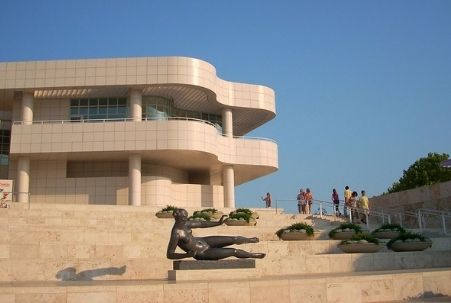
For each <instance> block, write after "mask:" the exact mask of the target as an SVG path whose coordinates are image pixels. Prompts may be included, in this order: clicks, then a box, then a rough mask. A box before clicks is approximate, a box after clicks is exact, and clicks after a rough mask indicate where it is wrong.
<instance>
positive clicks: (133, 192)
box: [128, 154, 141, 206]
mask: <svg viewBox="0 0 451 303" xmlns="http://www.w3.org/2000/svg"><path fill="white" fill-rule="evenodd" d="M128 179H129V186H128V203H129V204H130V205H133V206H140V205H141V156H140V155H136V154H133V155H130V157H129V160H128Z"/></svg>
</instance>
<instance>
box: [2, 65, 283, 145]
mask: <svg viewBox="0 0 451 303" xmlns="http://www.w3.org/2000/svg"><path fill="white" fill-rule="evenodd" d="M152 62H153V63H152ZM128 64H130V66H129V65H128ZM140 64H143V65H142V66H141V65H140ZM152 64H155V65H152ZM39 66H41V68H42V69H41V70H40V71H41V74H44V75H47V72H48V71H49V72H48V74H49V78H43V79H34V81H31V80H33V79H32V78H30V79H31V80H30V79H27V78H25V79H24V80H23V81H22V80H21V81H15V82H14V81H12V80H11V77H12V76H11V75H17V74H18V73H19V69H20V73H21V74H23V75H24V77H27V75H29V74H30V75H36V74H37V71H36V70H37V69H38V68H39ZM58 66H60V67H61V68H60V69H58ZM68 66H69V67H73V69H74V74H75V75H77V74H82V75H85V77H84V78H75V76H74V78H69V77H65V78H64V81H58V80H61V79H59V78H57V75H59V74H61V75H66V74H68V72H67V70H68ZM111 66H115V68H114V69H111V74H110V73H109V74H108V76H111V79H114V81H111V83H108V81H107V80H108V79H106V78H105V84H103V85H101V84H100V83H101V82H103V81H98V80H95V81H94V80H92V78H94V79H96V77H88V74H89V73H94V75H97V74H96V73H97V70H102V71H103V70H105V71H103V73H104V74H105V73H107V71H108V68H111ZM174 67H175V70H174ZM139 68H141V69H143V70H145V71H146V72H147V73H157V74H156V75H154V74H152V75H149V74H148V75H147V77H146V76H144V78H142V79H138V77H137V76H124V75H122V74H123V73H124V71H125V72H126V73H128V72H129V70H131V71H132V74H133V72H134V71H136V72H137V73H138V70H139ZM11 69H13V70H14V73H12V72H11V74H8V73H9V72H10V70H11ZM120 69H123V71H122V72H120ZM16 70H17V72H16ZM171 70H174V71H171ZM58 71H60V72H59V73H58ZM160 71H161V73H162V74H160ZM121 73H122V74H121ZM171 73H172V74H171ZM51 76H53V77H54V78H50V77H51ZM160 76H161V77H160ZM30 77H31V76H30ZM105 77H106V76H105ZM8 79H10V80H8ZM162 79H163V80H162ZM27 80H30V81H29V82H30V83H34V84H35V85H31V84H30V85H27ZM38 80H39V81H38ZM2 81H3V82H2ZM93 81H94V82H93ZM9 83H11V84H9ZM12 83H15V84H14V85H13V84H12ZM37 83H40V85H36V84H37ZM52 84H53V85H52ZM131 88H137V89H141V90H142V92H143V96H146V95H158V96H162V97H167V98H170V99H172V100H173V102H174V105H175V106H176V107H177V108H180V109H185V110H192V111H200V112H207V113H213V114H221V112H222V110H223V109H226V108H228V109H232V113H233V127H234V134H235V135H237V136H242V135H245V134H246V133H248V132H250V131H252V130H253V129H255V128H257V127H259V126H260V125H262V124H264V123H266V122H268V121H269V120H271V119H273V118H274V117H275V96H274V91H273V90H272V89H270V88H268V87H265V86H261V85H252V84H243V83H235V82H229V81H225V80H222V79H220V78H219V77H217V75H216V69H215V68H214V67H213V66H212V65H211V64H209V63H207V62H205V61H202V60H198V59H194V58H186V57H156V58H152V57H149V58H119V59H102V60H95V59H92V60H67V61H35V62H13V63H0V110H5V109H11V108H12V102H14V100H17V99H18V98H17V97H18V96H15V95H16V94H17V93H18V92H22V91H32V92H33V93H34V97H35V99H36V100H39V99H63V98H84V97H86V98H89V97H106V96H115V97H126V96H127V95H128V92H129V89H131Z"/></svg>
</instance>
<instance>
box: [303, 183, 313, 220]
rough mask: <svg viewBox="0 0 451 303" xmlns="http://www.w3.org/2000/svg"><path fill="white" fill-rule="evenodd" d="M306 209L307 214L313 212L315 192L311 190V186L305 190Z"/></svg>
mask: <svg viewBox="0 0 451 303" xmlns="http://www.w3.org/2000/svg"><path fill="white" fill-rule="evenodd" d="M305 204H306V205H305V209H306V212H307V214H309V215H310V214H311V213H312V204H313V193H312V192H311V191H310V188H307V189H306V190H305Z"/></svg>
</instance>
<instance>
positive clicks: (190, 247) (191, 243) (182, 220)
mask: <svg viewBox="0 0 451 303" xmlns="http://www.w3.org/2000/svg"><path fill="white" fill-rule="evenodd" d="M173 216H174V219H175V222H174V226H173V227H172V231H171V238H170V240H169V244H168V250H167V253H166V256H167V258H168V259H184V258H190V257H193V258H194V259H196V260H220V259H224V258H227V257H236V258H259V259H261V258H264V257H265V254H264V253H251V252H247V251H244V250H242V249H236V248H230V247H227V246H229V245H234V244H244V243H257V242H258V241H259V240H258V238H246V237H240V236H209V237H194V236H193V233H192V231H191V229H192V228H207V227H214V226H219V225H222V224H223V223H224V219H225V218H226V217H227V216H226V215H224V216H222V217H221V219H219V221H218V222H208V221H191V220H188V212H187V211H186V210H185V209H182V208H179V209H176V210H174V212H173ZM177 247H180V248H181V249H182V250H183V251H185V253H176V252H175V250H176V249H177Z"/></svg>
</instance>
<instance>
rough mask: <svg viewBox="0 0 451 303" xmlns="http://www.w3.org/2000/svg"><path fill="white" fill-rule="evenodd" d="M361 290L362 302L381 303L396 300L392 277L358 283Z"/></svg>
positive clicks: (376, 278)
mask: <svg viewBox="0 0 451 303" xmlns="http://www.w3.org/2000/svg"><path fill="white" fill-rule="evenodd" d="M357 287H359V288H360V290H361V296H362V302H381V301H393V300H394V292H395V290H394V286H393V279H392V277H391V276H384V277H382V278H378V277H374V278H371V280H370V279H368V280H367V281H361V282H358V286H357Z"/></svg>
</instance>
